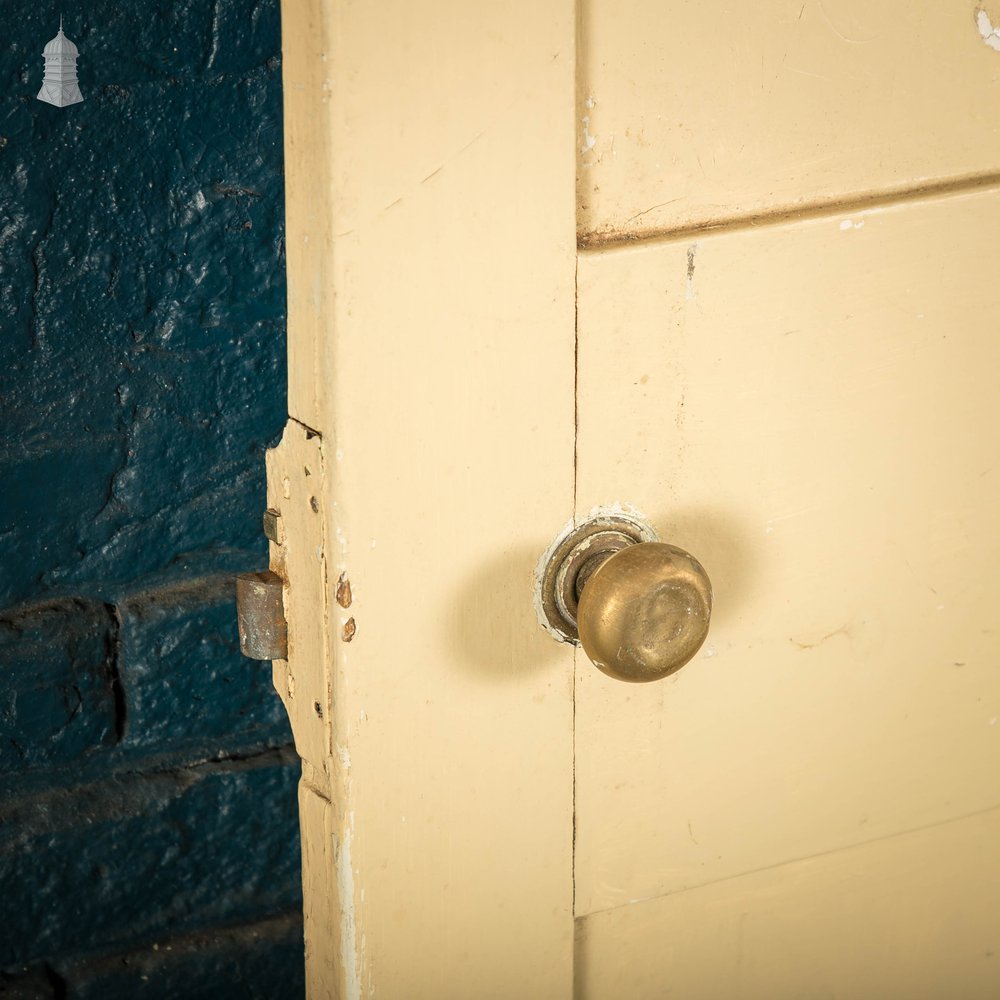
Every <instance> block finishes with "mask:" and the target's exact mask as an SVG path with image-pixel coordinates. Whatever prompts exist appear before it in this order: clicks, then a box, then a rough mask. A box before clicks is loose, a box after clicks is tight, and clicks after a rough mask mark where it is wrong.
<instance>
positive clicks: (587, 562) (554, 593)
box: [539, 514, 712, 681]
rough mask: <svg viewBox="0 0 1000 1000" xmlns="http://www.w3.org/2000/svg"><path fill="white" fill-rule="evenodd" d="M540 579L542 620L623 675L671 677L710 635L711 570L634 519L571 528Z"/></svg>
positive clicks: (594, 521)
mask: <svg viewBox="0 0 1000 1000" xmlns="http://www.w3.org/2000/svg"><path fill="white" fill-rule="evenodd" d="M554 563H557V564H558V565H553V564H554ZM539 579H540V584H541V590H542V593H541V605H542V613H543V617H544V618H545V619H547V621H545V622H543V623H544V624H547V625H548V628H549V630H550V631H554V632H556V633H557V634H558V635H559V637H560V638H563V639H568V640H569V641H571V642H578V643H579V644H580V645H581V646H583V649H584V652H585V653H586V654H587V656H588V657H589V658H590V660H591V662H593V664H594V666H596V667H597V668H598V669H599V670H601V671H602V672H604V673H605V674H607V675H608V676H609V677H614V678H616V679H617V680H623V681H652V680H659V679H660V678H661V677H666V676H667V675H669V674H672V673H673V672H674V671H675V670H679V669H680V668H681V667H682V666H684V664H685V663H687V662H688V661H689V660H690V659H691V658H692V657H693V656H694V655H695V653H697V652H698V650H699V649H700V648H701V645H702V643H703V642H704V641H705V637H706V636H707V634H708V626H709V620H710V618H711V614H712V584H711V582H710V581H709V578H708V574H707V573H706V572H705V569H704V568H703V567H702V565H701V563H699V562H698V560H697V559H695V558H694V556H692V555H690V554H689V553H687V552H685V551H684V550H683V549H681V548H678V547H677V546H676V545H668V544H666V543H665V542H659V541H656V540H655V533H654V532H653V531H652V529H651V528H650V527H649V526H648V525H646V524H644V523H643V522H642V521H640V520H638V519H635V518H631V517H628V516H623V515H619V514H615V515H609V516H604V517H597V518H594V519H592V520H591V521H588V522H586V523H585V524H582V525H580V526H578V527H576V528H574V529H572V530H571V531H569V532H568V533H567V534H566V535H564V536H563V537H562V538H561V539H560V540H558V541H557V543H556V544H555V545H554V546H553V547H552V549H550V552H549V555H548V560H547V563H546V565H545V567H544V569H543V570H542V572H541V574H540V577H539ZM574 598H575V599H574Z"/></svg>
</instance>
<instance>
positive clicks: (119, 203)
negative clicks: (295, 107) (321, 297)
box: [0, 0, 285, 607]
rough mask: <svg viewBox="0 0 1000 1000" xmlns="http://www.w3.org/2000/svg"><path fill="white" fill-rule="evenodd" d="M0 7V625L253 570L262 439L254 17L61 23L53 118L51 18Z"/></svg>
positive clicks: (106, 13) (265, 72) (261, 106)
mask: <svg viewBox="0 0 1000 1000" xmlns="http://www.w3.org/2000/svg"><path fill="white" fill-rule="evenodd" d="M8 6H9V7H14V8H18V9H16V10H15V9H12V10H8V11H7V14H8V16H7V18H5V25H6V26H8V27H10V28H14V29H15V30H14V38H13V39H12V40H11V41H10V42H9V43H8V44H9V48H0V78H7V79H11V78H14V80H15V81H17V82H16V83H15V85H14V87H13V89H12V90H10V91H8V92H7V93H8V94H9V96H8V97H7V98H6V99H4V100H2V101H0V167H2V169H0V204H3V206H4V218H3V223H2V226H0V231H2V234H3V235H2V238H0V331H2V334H3V335H2V336H0V397H2V398H3V399H4V404H5V406H4V418H5V428H4V429H5V434H4V438H3V441H2V442H0V474H2V475H3V476H4V481H5V482H7V483H10V484H12V485H13V486H14V489H13V491H12V492H11V494H10V496H9V498H8V501H7V502H6V503H5V504H4V506H3V508H2V509H0V539H2V540H3V542H4V545H5V552H6V555H7V560H6V561H5V568H6V569H7V570H8V571H7V572H5V573H4V574H3V577H2V578H0V607H4V606H9V605H12V604H17V603H21V602H27V601H34V600H40V599H43V598H44V597H45V596H47V595H54V594H59V595H65V594H66V593H81V592H83V593H86V592H87V588H88V587H90V586H93V585H94V584H96V583H100V584H101V585H103V586H104V587H105V588H113V587H115V586H118V587H124V588H127V587H128V586H130V585H131V584H132V583H133V582H134V581H136V580H139V579H142V578H144V577H145V576H147V575H149V574H150V573H155V572H159V571H162V570H164V569H166V568H167V567H169V566H170V565H171V563H172V561H173V560H174V559H175V558H176V557H177V555H178V554H179V553H187V552H193V551H197V550H206V551H214V550H218V549H220V548H225V547H233V548H241V549H249V550H255V551H257V552H258V553H260V556H259V558H260V559H261V560H263V559H264V554H265V551H266V549H265V547H264V545H263V542H262V540H261V539H260V525H259V515H260V511H261V509H262V506H263V503H264V472H263V468H264V467H263V452H264V447H265V445H266V444H267V443H268V442H270V441H272V440H273V439H274V438H275V437H276V435H277V434H278V433H279V432H280V429H281V426H282V424H283V422H284V418H285V377H284V322H285V284H284V236H283V218H282V185H281V91H280V71H281V67H280V59H279V53H280V47H279V39H278V35H277V17H278V3H277V0H268V2H254V0H245V2H239V0H218V2H214V0H187V2H181V3H178V4H170V5H167V8H166V9H165V10H161V9H160V5H153V4H151V3H147V4H134V5H126V6H124V7H123V6H122V5H120V4H116V3H111V2H109V0H97V2H95V3H93V4H88V5H87V12H86V15H85V16H84V15H80V14H75V15H74V14H73V13H72V12H69V11H67V12H66V15H67V21H66V29H67V34H68V35H69V36H70V37H71V38H73V40H74V41H75V42H76V43H77V45H78V46H79V47H80V52H81V57H80V82H81V87H82V88H83V92H84V97H85V100H84V102H83V103H82V104H78V105H74V106H72V107H70V108H54V107H52V106H50V105H46V104H44V103H42V102H40V101H37V100H35V99H34V94H35V92H36V91H37V89H38V82H39V81H38V80H36V79H35V77H37V76H38V73H39V71H40V67H41V58H40V51H41V46H42V45H43V44H44V42H45V41H47V40H48V39H49V38H50V37H51V36H52V34H54V31H55V24H54V23H53V24H48V23H47V22H48V20H49V19H50V17H51V16H54V15H50V14H49V13H48V11H47V10H46V11H45V12H44V13H45V16H44V17H43V10H42V8H38V7H37V6H36V5H34V4H29V3H27V0H13V3H10V4H8ZM74 21H76V22H77V23H75V24H74ZM158 31H163V32H166V31H176V32H177V37H176V38H174V37H171V36H166V35H164V36H157V35H156V32H158ZM6 42H7V39H6V38H5V43H6ZM141 45H148V46H149V47H148V49H145V50H144V49H139V48H137V46H141ZM185 47H186V48H185ZM213 50H214V55H213ZM88 75H89V78H90V79H89V83H88ZM18 95H19V96H18Z"/></svg>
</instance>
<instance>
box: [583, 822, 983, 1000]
mask: <svg viewBox="0 0 1000 1000" xmlns="http://www.w3.org/2000/svg"><path fill="white" fill-rule="evenodd" d="M998 841H1000V811H997V810H992V811H990V812H988V813H985V814H980V815H977V816H972V817H968V818H965V819H961V820H957V821H955V822H953V823H948V824H945V825H943V826H937V827H933V828H931V829H929V830H919V831H915V832H913V833H907V834H903V835H901V836H899V837H891V838H889V839H886V840H879V841H876V842H875V843H871V844H863V845H860V846H858V847H853V848H850V849H848V850H846V851H837V852H836V853H834V854H824V855H820V856H818V857H815V858H809V859H808V860H803V861H797V862H794V863H793V864H789V865H782V866H781V867H778V868H769V869H766V870H764V871H760V872H754V873H753V874H749V875H744V876H742V877H741V878H736V879H730V880H727V881H725V882H717V883H715V884H713V885H708V886H703V887H702V888H700V889H693V890H691V891H690V892H682V893H678V894H676V895H672V896H663V897H660V898H659V899H653V900H649V901H647V902H645V903H641V904H638V905H636V906H625V907H622V908H620V909H616V910H608V911H605V912H604V913H598V914H594V915H593V916H590V917H586V918H584V919H583V920H582V921H580V922H579V925H578V928H577V942H576V966H577V980H576V982H577V989H576V997H577V1000H608V998H610V997H628V998H629V1000H666V998H668V997H677V998H683V1000H717V998H719V997H726V998H728V1000H787V998H792V997H849V998H850V1000H885V998H887V997H906V998H907V1000H940V998H942V997H961V998H962V1000H986V998H992V997H995V996H996V995H997V981H998V973H997V970H996V965H997V960H998V958H1000V922H998V921H997V919H996V901H997V898H998V896H1000V852H998V851H997V849H996V845H997V843H998Z"/></svg>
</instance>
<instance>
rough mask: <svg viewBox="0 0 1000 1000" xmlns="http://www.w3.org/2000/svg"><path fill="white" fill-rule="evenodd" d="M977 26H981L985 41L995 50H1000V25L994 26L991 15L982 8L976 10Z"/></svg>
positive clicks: (981, 33) (980, 32) (980, 30)
mask: <svg viewBox="0 0 1000 1000" xmlns="http://www.w3.org/2000/svg"><path fill="white" fill-rule="evenodd" d="M976 27H978V28H979V34H980V35H982V38H983V41H984V42H985V43H986V44H987V45H988V46H989V47H990V48H991V49H993V50H994V51H996V52H1000V27H997V28H994V27H993V25H992V23H991V22H990V15H989V14H987V13H986V11H985V10H983V9H982V8H980V9H979V10H977V11H976Z"/></svg>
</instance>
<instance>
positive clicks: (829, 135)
mask: <svg viewBox="0 0 1000 1000" xmlns="http://www.w3.org/2000/svg"><path fill="white" fill-rule="evenodd" d="M982 7H983V5H982V4H978V3H969V2H959V3H934V2H927V0H924V2H921V3H916V4H914V3H912V2H904V0H881V2H879V3H871V2H870V0H765V2H762V3H761V2H758V3H745V4H732V5H729V6H727V7H725V8H720V7H718V6H717V5H713V4H706V3H698V2H696V0H686V2H680V3H671V4H664V3H662V2H659V0H583V3H582V5H581V11H580V54H579V68H578V94H577V97H578V107H577V117H578V135H577V148H578V150H579V152H580V158H579V164H578V173H577V178H578V219H577V223H578V229H579V232H580V236H581V238H582V239H583V240H584V241H590V242H600V241H602V240H608V239H622V238H634V237H636V236H637V235H644V234H646V235H648V234H651V233H657V232H663V231H670V230H675V229H689V228H693V227H697V226H710V225H715V224H717V223H719V222H720V221H722V220H725V219H728V218H731V217H733V216H750V217H753V216H757V215H762V214H769V213H780V212H787V211H788V210H790V209H795V208H799V207H801V206H803V205H817V204H819V205H829V204H832V203H836V202H839V201H842V200H844V199H864V198H871V197H875V198H878V197H885V196H886V195H887V194H891V193H895V192H901V191H909V190H911V189H913V188H914V187H917V188H919V187H925V186H927V185H934V184H937V183H940V182H941V181H943V180H950V181H953V180H956V179H961V180H965V181H969V180H971V179H975V178H977V177H982V176H983V175H993V174H995V173H996V172H997V170H998V168H1000V130H997V129H996V128H995V119H996V93H997V87H998V85H1000V52H998V51H997V49H996V45H998V44H1000V39H998V38H997V36H994V35H993V34H992V31H991V28H992V25H991V23H990V13H989V12H987V11H983V12H982V13H981V14H980V13H979V12H980V10H981V8H982ZM993 17H994V19H995V20H997V21H998V22H1000V8H994V9H993ZM983 32H986V34H989V35H990V39H989V40H987V39H986V38H984V37H983Z"/></svg>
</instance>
